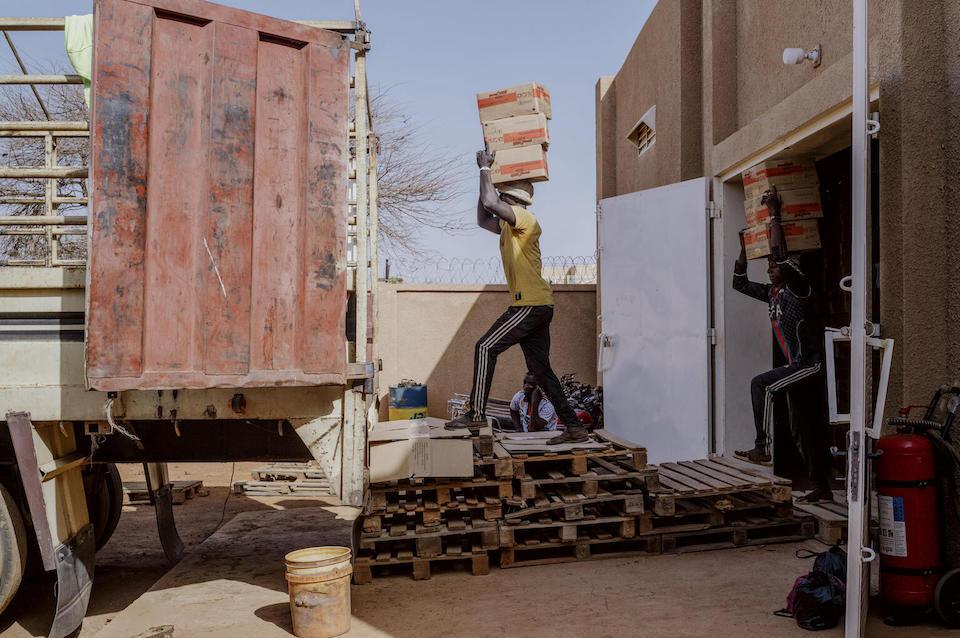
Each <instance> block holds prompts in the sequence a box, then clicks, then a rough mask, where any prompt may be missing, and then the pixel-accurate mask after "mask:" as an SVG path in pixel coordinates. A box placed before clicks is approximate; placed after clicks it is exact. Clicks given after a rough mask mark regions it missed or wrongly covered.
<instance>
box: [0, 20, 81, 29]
mask: <svg viewBox="0 0 960 638" xmlns="http://www.w3.org/2000/svg"><path fill="white" fill-rule="evenodd" d="M65 23H66V20H65V19H64V18H0V30H3V31H63V28H64V24H65Z"/></svg>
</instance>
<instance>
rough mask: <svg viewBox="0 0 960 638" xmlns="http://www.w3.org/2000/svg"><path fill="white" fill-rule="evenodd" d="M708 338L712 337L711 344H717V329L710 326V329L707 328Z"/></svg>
mask: <svg viewBox="0 0 960 638" xmlns="http://www.w3.org/2000/svg"><path fill="white" fill-rule="evenodd" d="M707 338H708V339H710V345H711V346H715V345H717V329H716V328H710V329H709V330H707Z"/></svg>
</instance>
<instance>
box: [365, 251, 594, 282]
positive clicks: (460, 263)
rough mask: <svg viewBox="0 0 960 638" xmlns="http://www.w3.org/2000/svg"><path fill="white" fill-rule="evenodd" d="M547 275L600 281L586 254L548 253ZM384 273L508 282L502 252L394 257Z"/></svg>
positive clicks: (399, 277) (400, 278)
mask: <svg viewBox="0 0 960 638" xmlns="http://www.w3.org/2000/svg"><path fill="white" fill-rule="evenodd" d="M542 261H543V268H542V271H541V272H542V273H543V278H544V279H546V280H547V281H548V282H549V283H551V284H595V283H597V260H596V257H594V256H593V255H590V256H584V257H574V256H552V257H544V258H543V259H542ZM381 274H382V275H383V276H384V278H385V279H386V280H387V281H390V282H394V283H415V284H505V283H506V279H505V278H504V276H503V265H502V263H501V261H500V257H499V256H491V257H480V258H458V257H454V258H446V257H438V258H432V259H431V258H421V259H404V258H394V257H391V258H390V259H387V260H386V262H385V263H384V267H383V269H382V271H381Z"/></svg>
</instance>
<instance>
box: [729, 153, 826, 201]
mask: <svg viewBox="0 0 960 638" xmlns="http://www.w3.org/2000/svg"><path fill="white" fill-rule="evenodd" d="M816 185H817V171H816V168H815V167H814V165H813V162H812V161H810V160H806V159H789V160H788V159H782V160H769V161H766V162H760V163H759V164H757V165H756V166H753V167H751V168H749V169H747V170H746V171H744V172H743V195H744V198H745V199H753V198H754V197H760V196H761V195H763V193H764V191H768V190H770V189H771V188H772V187H774V186H776V187H777V190H778V191H781V190H789V189H796V188H814V187H816Z"/></svg>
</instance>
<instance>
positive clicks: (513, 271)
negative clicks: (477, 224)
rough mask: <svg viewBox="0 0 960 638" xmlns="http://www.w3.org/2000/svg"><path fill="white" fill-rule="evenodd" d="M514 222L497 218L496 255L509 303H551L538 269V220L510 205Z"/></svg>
mask: <svg viewBox="0 0 960 638" xmlns="http://www.w3.org/2000/svg"><path fill="white" fill-rule="evenodd" d="M511 208H513V214H514V215H515V216H516V218H517V225H516V226H511V225H510V224H508V223H507V222H505V221H503V220H502V219H501V220H500V257H501V258H502V259H503V274H504V275H506V278H507V286H509V287H510V297H511V298H512V299H513V303H511V304H510V305H511V306H552V305H553V292H552V291H551V290H550V284H548V283H547V282H546V281H545V280H544V279H543V275H542V274H541V273H540V269H541V262H540V224H539V222H537V218H536V217H534V216H533V213H531V212H530V211H528V210H527V209H526V208H523V207H522V206H512V207H511Z"/></svg>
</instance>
